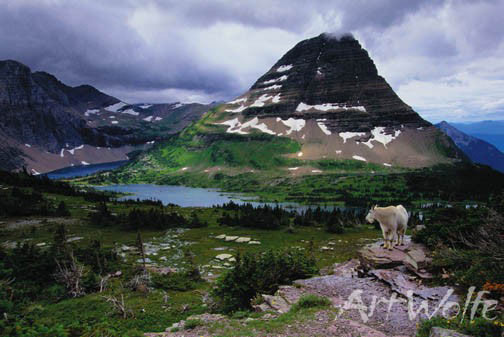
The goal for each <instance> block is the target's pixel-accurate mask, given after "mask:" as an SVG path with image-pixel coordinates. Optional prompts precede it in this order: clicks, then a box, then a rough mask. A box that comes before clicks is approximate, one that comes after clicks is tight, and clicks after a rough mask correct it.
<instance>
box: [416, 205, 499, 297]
mask: <svg viewBox="0 0 504 337" xmlns="http://www.w3.org/2000/svg"><path fill="white" fill-rule="evenodd" d="M502 237H504V219H503V217H502V216H501V215H499V214H498V213H496V212H494V211H492V210H488V209H483V208H482V209H471V210H465V209H456V208H454V209H450V208H448V209H441V210H437V211H436V212H435V213H434V216H433V218H432V219H431V220H430V222H429V223H427V224H426V228H425V229H423V230H421V231H419V232H418V233H417V234H416V235H415V236H414V239H415V240H416V241H420V242H423V243H424V244H426V245H428V246H430V247H431V248H435V250H434V253H433V268H434V270H435V271H437V273H436V274H438V275H440V274H442V273H443V272H442V271H443V269H444V270H446V271H448V272H449V274H450V275H451V276H452V277H453V280H452V281H455V282H457V283H459V284H461V285H463V286H466V287H469V286H478V287H482V286H483V285H484V284H485V283H487V282H489V283H496V284H503V283H504V263H503V261H504V246H503V245H502Z"/></svg>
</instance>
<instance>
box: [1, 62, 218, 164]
mask: <svg viewBox="0 0 504 337" xmlns="http://www.w3.org/2000/svg"><path fill="white" fill-rule="evenodd" d="M210 106H211V105H210ZM210 106H208V105H202V104H180V103H171V104H156V105H152V104H148V105H147V104H142V105H128V104H126V103H124V102H121V101H120V100H119V99H117V98H115V97H112V96H109V95H106V94H104V93H102V92H100V91H99V90H97V89H96V88H94V87H92V86H89V85H81V86H77V87H70V86H67V85H65V84H64V83H62V82H60V81H59V80H58V79H57V78H56V77H54V76H53V75H51V74H48V73H45V72H35V73H32V72H31V70H30V68H28V67H27V66H25V65H23V64H21V63H19V62H16V61H12V60H7V61H0V139H1V140H2V143H1V144H0V157H1V158H2V159H3V160H2V162H1V163H0V168H3V169H8V170H12V169H19V168H20V167H21V166H23V165H25V166H27V167H28V168H29V169H30V170H32V172H46V171H49V170H53V169H57V168H61V167H64V166H70V165H79V164H87V163H100V162H106V161H114V160H123V159H127V156H126V154H127V153H128V152H130V151H132V150H134V147H140V148H144V147H145V146H146V143H152V141H153V140H156V139H163V138H166V136H167V135H168V134H171V133H175V132H178V131H180V130H181V129H182V128H183V127H184V126H186V125H187V124H188V123H190V122H192V121H194V120H197V119H199V118H200V117H201V115H202V114H203V113H204V112H206V111H207V110H208V108H209V107H210ZM147 145H149V144H147ZM75 150H78V151H77V152H76V151H75Z"/></svg>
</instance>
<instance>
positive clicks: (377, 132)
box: [362, 126, 401, 149]
mask: <svg viewBox="0 0 504 337" xmlns="http://www.w3.org/2000/svg"><path fill="white" fill-rule="evenodd" d="M400 134H401V130H396V131H394V134H392V135H387V134H385V127H383V126H377V127H375V128H374V129H373V130H371V135H372V137H371V138H369V140H368V141H367V142H364V143H362V144H364V145H366V146H368V147H369V148H370V149H372V148H373V144H372V143H371V142H372V141H377V142H379V143H382V144H383V146H385V148H387V144H388V143H390V142H391V141H393V140H394V139H396V138H397V136H399V135H400Z"/></svg>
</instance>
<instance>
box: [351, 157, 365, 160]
mask: <svg viewBox="0 0 504 337" xmlns="http://www.w3.org/2000/svg"><path fill="white" fill-rule="evenodd" d="M352 158H353V159H355V160H360V161H367V160H366V158H364V157H361V156H352Z"/></svg>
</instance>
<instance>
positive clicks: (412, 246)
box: [358, 237, 432, 278]
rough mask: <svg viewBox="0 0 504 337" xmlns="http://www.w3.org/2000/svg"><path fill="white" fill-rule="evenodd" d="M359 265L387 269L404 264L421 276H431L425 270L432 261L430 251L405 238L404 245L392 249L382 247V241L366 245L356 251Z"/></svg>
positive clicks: (367, 268) (370, 268)
mask: <svg viewBox="0 0 504 337" xmlns="http://www.w3.org/2000/svg"><path fill="white" fill-rule="evenodd" d="M358 256H359V260H360V263H361V266H362V267H363V268H364V269H365V270H366V271H369V270H372V269H389V268H394V267H399V266H405V267H406V268H408V269H409V270H410V271H412V272H413V273H415V274H417V275H418V276H420V277H422V278H431V277H432V275H431V274H430V273H429V272H428V271H427V270H426V268H427V266H428V265H429V264H430V263H431V262H432V258H431V257H430V252H429V250H428V249H427V247H425V246H424V245H422V244H419V243H414V242H411V239H410V238H409V237H406V238H405V245H404V246H395V247H394V249H393V250H387V249H383V247H382V241H379V242H376V243H373V244H371V245H367V246H365V247H364V248H362V249H361V250H359V252H358Z"/></svg>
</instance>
